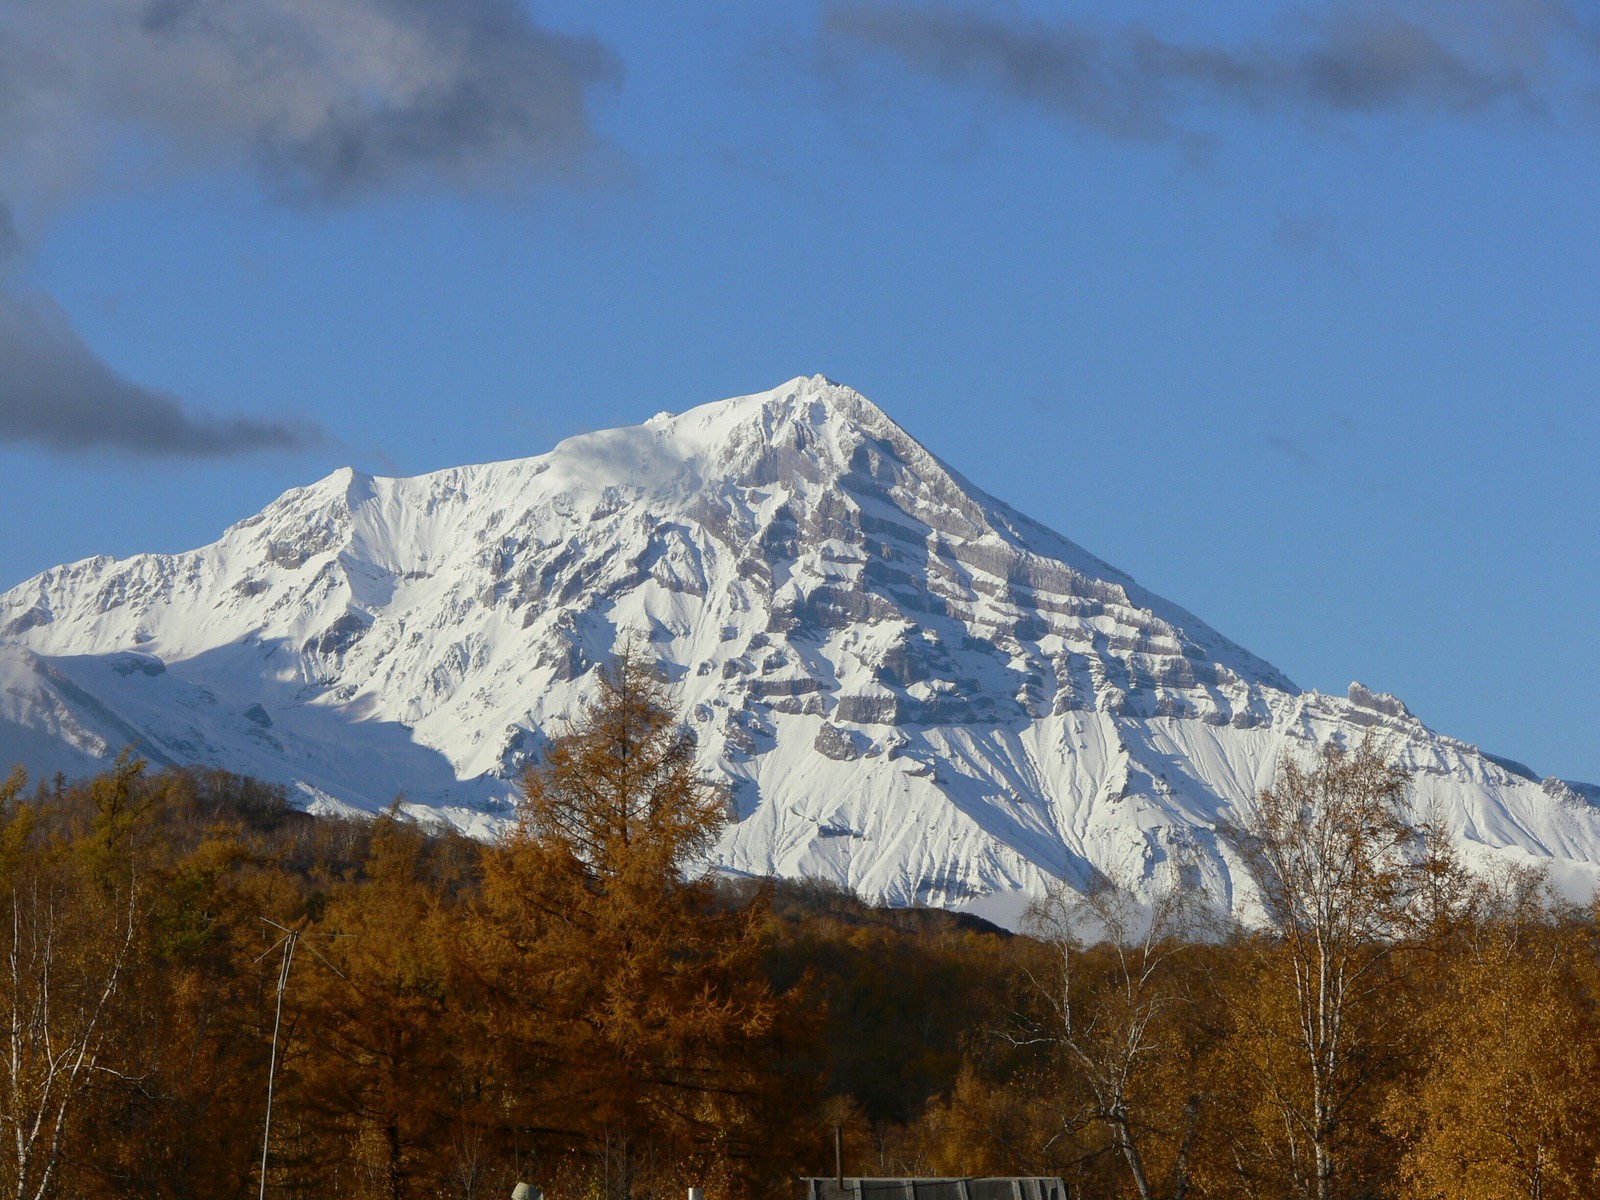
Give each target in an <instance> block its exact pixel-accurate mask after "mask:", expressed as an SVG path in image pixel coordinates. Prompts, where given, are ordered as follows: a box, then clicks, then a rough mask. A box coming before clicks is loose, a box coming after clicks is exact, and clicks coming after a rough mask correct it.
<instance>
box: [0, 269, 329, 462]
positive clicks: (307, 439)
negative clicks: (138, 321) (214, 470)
mask: <svg viewBox="0 0 1600 1200" xmlns="http://www.w3.org/2000/svg"><path fill="white" fill-rule="evenodd" d="M0 364H3V366H0V443H31V444H33V445H36V446H43V447H45V448H46V449H49V450H54V451H57V452H58V453H64V454H80V453H85V452H89V451H96V450H110V451H117V452H122V453H127V454H133V455H138V456H141V457H165V458H224V457H229V456H233V455H240V454H248V453H252V452H255V451H262V450H293V449H298V448H301V447H304V446H308V445H312V444H315V443H316V442H318V441H320V440H321V436H322V435H321V433H320V432H319V431H318V430H317V429H316V428H315V427H311V426H304V427H300V426H292V425H287V424H282V423H278V422H272V421H254V420H241V419H233V420H222V419H218V418H214V417H208V416H204V415H199V414H195V413H192V412H189V411H187V410H185V408H184V407H183V405H182V404H180V403H179V402H178V401H177V400H175V399H173V398H172V397H170V396H166V395H162V394H161V393H159V392H153V391H150V390H149V389H147V388H142V387H140V386H138V385H137V384H134V383H130V382H128V381H127V380H126V379H123V378H122V377H121V376H119V375H118V374H117V373H116V372H115V371H113V370H111V368H109V367H108V366H106V365H105V363H103V362H101V361H100V359H99V358H97V357H96V356H95V354H94V352H93V351H92V350H90V349H89V347H88V346H86V345H84V343H83V340H82V339H81V338H80V337H78V335H77V334H76V333H75V332H74V331H73V329H72V327H71V326H70V325H69V324H68V323H67V320H66V317H65V315H64V314H63V313H62V312H61V311H60V309H59V308H57V307H56V306H55V305H54V304H53V303H52V302H51V301H49V300H48V299H45V298H42V297H41V298H38V299H34V300H28V299H22V298H19V297H15V296H5V295H0Z"/></svg>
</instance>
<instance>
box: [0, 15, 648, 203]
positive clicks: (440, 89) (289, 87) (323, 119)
mask: <svg viewBox="0 0 1600 1200" xmlns="http://www.w3.org/2000/svg"><path fill="white" fill-rule="evenodd" d="M619 74H620V71H619V67H618V64H617V61H616V59H615V58H614V56H613V55H612V54H611V53H610V52H609V51H607V50H606V49H605V48H604V47H602V46H601V45H600V44H598V43H597V42H595V41H593V40H590V39H585V38H575V37H570V36H566V35H563V34H559V33H556V32H553V31H551V30H548V29H545V28H543V27H542V26H540V25H538V24H536V23H535V22H534V21H533V20H532V19H531V18H530V17H529V16H528V14H527V12H526V10H525V9H524V8H523V6H522V5H521V4H519V3H517V2H516V0H336V2H335V0H6V3H5V4H3V5H0V167H4V168H6V170H5V174H6V175H8V176H9V177H10V179H11V181H12V182H11V184H10V187H12V188H17V187H18V186H21V187H23V188H27V189H32V190H33V191H34V192H35V193H37V195H38V196H39V197H40V198H43V199H46V200H47V199H49V198H50V197H51V196H52V194H54V193H60V192H65V191H70V190H72V189H75V188H76V187H80V186H83V185H84V184H86V183H89V182H91V181H93V180H94V179H95V178H96V177H97V176H99V175H103V174H104V173H105V172H106V171H107V170H108V169H109V167H108V164H110V163H113V162H115V163H117V164H118V169H125V166H126V163H127V162H129V161H135V162H139V163H141V165H144V166H155V167H157V168H160V167H171V166H177V167H181V168H193V167H196V166H199V167H211V166H223V167H229V166H236V165H240V164H248V165H250V166H253V167H254V168H255V169H257V170H258V171H260V172H261V173H262V175H263V176H264V178H265V179H266V181H267V182H268V184H269V186H270V187H271V189H272V190H273V191H274V192H275V193H277V194H279V195H280V196H283V197H287V198H292V199H296V200H301V201H308V202H340V201H344V200H347V199H351V198H354V197H359V196H361V195H364V194H368V193H371V192H374V191H376V190H379V189H384V188H388V187H391V186H395V185H407V184H424V185H427V184H432V185H442V186H446V187H458V188H459V187H479V186H497V185H501V184H504V183H507V182H511V183H525V182H528V181H537V180H540V179H544V178H550V177H555V176H561V177H570V176H571V175H573V174H574V173H575V172H576V171H577V170H578V169H579V168H580V167H581V165H582V164H583V162H584V160H585V156H586V155H588V154H589V152H590V151H592V150H593V149H594V148H595V145H596V138H595V135H594V132H593V129H592V126H591V123H590V119H589V108H588V98H589V93H590V91H591V90H592V89H593V88H595V87H596V86H597V85H601V84H605V83H608V82H614V81H615V80H616V79H617V78H618V77H619ZM18 181H20V185H19V183H18ZM15 198H16V197H15V196H12V199H15Z"/></svg>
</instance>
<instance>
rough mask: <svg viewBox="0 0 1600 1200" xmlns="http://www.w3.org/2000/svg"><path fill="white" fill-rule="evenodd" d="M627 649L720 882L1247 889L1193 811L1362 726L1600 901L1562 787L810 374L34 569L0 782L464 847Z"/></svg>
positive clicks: (1475, 846) (996, 900) (1599, 828)
mask: <svg viewBox="0 0 1600 1200" xmlns="http://www.w3.org/2000/svg"><path fill="white" fill-rule="evenodd" d="M629 636H631V637H636V638H639V639H642V640H643V641H644V642H646V643H647V644H648V645H649V647H650V648H651V650H652V651H653V652H654V653H655V654H657V655H658V656H659V657H660V659H661V661H662V662H663V664H664V665H665V666H666V669H667V671H668V673H669V675H670V676H671V677H672V678H673V679H674V681H675V682H676V684H677V686H678V689H679V694H680V696H681V701H682V704H683V709H684V712H685V715H686V718H687V719H688V721H689V722H690V723H691V725H692V726H693V727H694V729H695V730H696V732H697V734H698V736H699V744H700V751H701V756H702V761H703V764H704V766H705V768H706V769H707V770H708V771H711V772H714V773H716V774H717V775H719V776H721V777H722V778H724V779H726V780H727V782H728V784H729V787H730V789H731V791H732V794H733V797H734V800H735V804H736V807H737V811H738V816H739V820H738V822H737V823H736V824H734V825H733V826H732V827H731V828H730V829H729V831H728V834H727V836H726V837H725V838H724V840H723V842H722V844H721V846H720V847H719V849H718V852H717V857H718V860H719V862H720V863H721V865H722V866H723V867H725V868H726V869H729V870H734V871H751V872H771V871H777V872H781V873H784V874H810V875H824V876H828V877H831V878H835V879H838V880H841V881H843V882H847V883H849V884H850V885H852V886H853V887H856V888H857V889H859V890H861V891H862V892H864V893H865V894H867V895H869V896H871V897H874V898H878V899H884V900H889V901H893V902H897V903H917V902H928V903H935V904H943V905H952V906H957V907H967V908H975V909H978V910H980V911H985V912H987V913H989V914H991V915H994V916H997V917H999V918H1001V919H1010V918H1012V917H1013V916H1014V915H1015V913H1016V911H1018V909H1019V908H1020V905H1021V903H1022V902H1023V900H1024V899H1025V897H1026V895H1027V894H1028V893H1029V892H1031V891H1034V890H1037V889H1038V888H1040V887H1042V886H1043V885H1044V883H1045V882H1046V880H1047V879H1049V878H1052V877H1062V878H1066V879H1069V880H1072V881H1075V882H1079V883H1084V882H1087V881H1088V880H1089V879H1091V878H1093V876H1094V874H1095V872H1097V871H1115V872H1118V873H1119V874H1122V875H1125V876H1130V877H1133V878H1144V879H1149V878H1151V877H1153V875H1154V874H1155V873H1156V871H1157V868H1158V866H1159V864H1160V863H1161V862H1162V861H1163V860H1165V859H1166V858H1168V857H1169V856H1170V855H1172V854H1174V853H1175V852H1178V851H1180V850H1181V852H1182V853H1184V854H1186V855H1192V856H1193V857H1194V859H1195V861H1196V862H1197V864H1198V868H1197V869H1198V870H1199V871H1200V873H1201V875H1202V877H1203V878H1204V880H1205V881H1206V883H1207V885H1208V886H1209V887H1211V888H1212V889H1213V890H1214V891H1215V893H1216V894H1217V895H1218V896H1219V897H1221V898H1226V899H1228V900H1229V901H1230V902H1232V903H1235V904H1236V905H1244V904H1247V903H1248V893H1247V892H1245V891H1239V892H1237V893H1236V891H1235V889H1236V887H1238V886H1240V885H1241V878H1242V876H1241V873H1240V871H1239V865H1238V863H1237V862H1236V861H1235V860H1234V859H1233V858H1232V856H1231V854H1230V852H1229V850H1228V849H1227V848H1226V846H1225V845H1223V844H1222V843H1221V842H1220V841H1219V840H1218V838H1217V836H1216V833H1215V828H1216V825H1217V823H1218V821H1219V820H1222V819H1224V818H1226V816H1227V815H1228V814H1229V813H1230V811H1232V810H1233V809H1234V808H1235V807H1236V806H1238V805H1240V804H1245V803H1248V802H1249V800H1250V798H1251V797H1252V796H1253V795H1254V794H1255V792H1256V791H1257V789H1259V788H1260V787H1261V786H1263V785H1264V784H1266V783H1267V782H1269V781H1270V780H1271V778H1272V775H1273V771H1274V770H1275V767H1276V763H1277V761H1278V759H1279V757H1280V756H1281V755H1283V754H1285V753H1298V752H1301V751H1302V749H1306V748H1309V747H1310V745H1311V744H1312V743H1313V742H1315V741H1317V740H1319V739H1324V738H1327V737H1329V736H1334V735H1346V736H1349V735H1355V734H1360V733H1364V732H1365V731H1367V730H1373V731H1374V732H1376V734H1377V735H1378V736H1379V737H1380V738H1381V739H1382V741H1383V743H1384V744H1385V746H1386V747H1387V748H1388V749H1389V750H1390V752H1391V753H1393V754H1395V755H1397V756H1399V757H1400V758H1402V759H1403V760H1404V761H1405V762H1406V763H1407V764H1408V765H1410V766H1411V767H1412V768H1413V770H1414V771H1415V772H1416V778H1417V786H1416V789H1415V791H1416V793H1417V798H1418V801H1419V803H1424V804H1426V803H1432V802H1435V801H1437V802H1438V803H1440V804H1442V805H1443V806H1444V809H1445V811H1446V812H1447V813H1448V814H1449V816H1450V817H1451V819H1452V820H1453V821H1454V822H1455V824H1456V826H1457V828H1458V830H1459V831H1460V832H1461V833H1462V834H1463V836H1464V837H1465V838H1466V844H1467V846H1468V850H1469V855H1470V856H1474V857H1476V858H1477V859H1479V860H1483V861H1487V860H1488V859H1490V858H1492V857H1494V856H1496V855H1502V856H1510V857H1526V856H1529V855H1531V856H1536V857H1544V858H1548V859H1550V860H1551V862H1552V864H1553V868H1554V870H1555V872H1556V874H1557V876H1558V878H1559V879H1560V880H1561V881H1562V882H1564V883H1565V884H1566V886H1568V887H1569V889H1571V890H1573V891H1582V890H1585V889H1588V888H1591V887H1592V886H1593V884H1594V882H1595V880H1596V879H1597V878H1600V814H1597V812H1596V810H1595V809H1594V808H1593V807H1592V806H1591V800H1592V795H1591V794H1590V793H1588V792H1585V791H1584V790H1583V789H1582V787H1581V786H1569V785H1566V784H1562V783H1560V782H1559V781H1553V780H1552V781H1543V782H1541V781H1539V780H1537V779H1535V778H1533V777H1532V775H1531V773H1529V772H1528V771H1526V769H1525V768H1521V767H1519V766H1518V765H1517V764H1515V763H1511V762H1508V761H1506V760H1500V759H1494V758H1490V757H1486V756H1484V755H1482V754H1480V753H1479V752H1478V751H1477V750H1476V749H1474V748H1473V747H1471V746H1468V745H1465V744H1463V743H1460V742H1456V741H1454V740H1452V739H1449V738H1445V737H1441V736H1438V735H1436V734H1434V733H1432V732H1430V731H1429V730H1427V729H1426V728H1425V727H1424V726H1423V725H1421V724H1420V723H1419V722H1418V721H1417V720H1416V719H1415V718H1414V717H1412V716H1411V714H1410V713H1409V712H1408V711H1407V710H1406V708H1405V706H1404V705H1403V704H1401V703H1400V702H1399V701H1397V700H1395V699H1394V698H1392V697H1387V696H1375V695H1373V694H1372V693H1370V692H1368V691H1367V690H1366V689H1364V688H1361V687H1359V685H1353V686H1352V688H1351V691H1350V694H1349V696H1348V697H1345V698H1334V697H1328V696H1322V695H1318V694H1315V693H1302V692H1301V691H1300V690H1299V689H1297V688H1296V687H1295V686H1294V685H1293V684H1292V683H1291V682H1290V681H1289V680H1288V679H1286V678H1285V677H1284V676H1283V675H1282V674H1281V673H1280V672H1279V671H1277V670H1276V669H1275V668H1273V667H1272V666H1270V665H1269V664H1267V663H1265V662H1263V661H1262V660H1260V659H1258V658H1256V657H1255V656H1253V655H1251V654H1249V653H1248V652H1247V651H1245V650H1243V649H1241V648H1240V647H1239V646H1236V645H1234V644H1233V643H1232V642H1230V641H1228V640H1227V639H1226V638H1224V637H1222V636H1221V635H1219V634H1218V633H1216V632H1215V631H1213V630H1211V629H1209V628H1208V627H1207V626H1206V625H1205V624H1204V623H1203V622H1201V621H1200V620H1198V619H1197V618H1195V617H1194V616H1192V615H1191V614H1189V613H1187V612H1185V611H1184V610H1182V609H1181V608H1178V607H1176V606H1175V605H1172V604H1170V603H1168V602H1167V601H1165V600H1162V599H1161V598H1160V597H1157V596H1154V595H1152V594H1150V593H1148V592H1146V591H1144V590H1143V589H1141V588H1140V587H1138V585H1137V584H1135V583H1134V582H1133V581H1132V580H1131V579H1129V578H1128V577H1127V576H1125V575H1123V574H1122V573H1121V572H1119V571H1117V570H1116V569H1115V568H1113V567H1111V566H1109V565H1107V564H1106V563H1103V562H1101V561H1100V560H1098V559H1096V558H1095V557H1093V556H1092V555H1090V554H1088V553H1087V552H1085V551H1084V550H1082V549H1081V548H1079V547H1077V546H1075V545H1074V544H1072V543H1071V542H1069V541H1067V540H1065V539H1064V538H1062V537H1060V536H1059V535H1057V534H1054V533H1052V532H1051V531H1049V530H1047V529H1045V528H1043V527H1041V526H1039V525H1037V524H1035V523H1034V522H1032V521H1029V520H1028V519H1027V518H1025V517H1023V516H1021V515H1020V514H1017V513H1015V512H1013V511H1011V510H1010V509H1008V508H1007V507H1006V506H1004V505H1003V504H1001V503H999V502H998V501H996V500H994V499H993V498H991V497H989V496H987V495H985V494H984V493H982V492H980V491H978V490H977V489H975V488H974V487H972V486H971V485H970V484H969V483H967V482H966V481H965V480H963V479H962V478H961V477H960V476H959V475H957V474H956V473H955V472H953V471H952V470H950V469H949V468H948V467H946V466H945V465H944V464H943V463H941V462H940V461H939V460H938V459H936V458H935V457H933V456H932V455H931V454H929V453H928V452H927V451H926V450H924V449H923V448H922V447H921V446H919V445H918V444H917V443H916V442H915V441H914V440H913V439H912V438H911V437H910V436H908V435H907V434H906V433H905V432H904V431H903V430H901V429H900V428H899V427H898V426H897V425H895V424H894V423H893V422H892V421H891V420H889V418H888V417H886V416H885V415H884V414H883V413H882V412H881V411H880V410H879V409H878V408H876V407H875V406H874V405H873V404H871V403H870V402H869V401H868V400H866V399H865V398H863V397H862V396H860V395H859V394H857V393H856V392H854V391H852V390H850V389H849V388H846V387H842V386H840V385H837V384H834V383H831V382H829V381H827V380H825V379H822V378H821V377H814V378H810V379H796V380H793V381H791V382H790V383H787V384H785V385H783V386H782V387H780V388H777V389H774V390H773V391H770V392H765V393H760V394H758V395H753V396H745V397H740V398H737V399H734V400H727V401H723V402H720V403H717V404H709V405H705V406H703V407H701V408H697V409H693V410H691V411H689V412H686V413H683V414H681V415H678V416H672V415H670V414H662V415H660V416H658V417H655V418H653V419H652V420H650V421H648V422H646V423H645V424H644V425H642V426H638V427H636V428H630V429H618V430H609V431H604V432H600V433H594V434H588V435H585V436H582V437H578V438H573V439H571V440H570V441H567V442H564V443H562V444H561V445H560V446H558V447H556V449H555V450H553V451H551V452H550V453H549V454H546V455H543V456H540V457H538V458H529V459H521V460H516V461H511V462H501V463H492V464H487V465H484V466H476V467H463V468H459V469H455V470H449V471H441V472H437V473H435V474H431V475H425V476H420V477H417V478H414V479H384V478H373V477H369V476H365V475H361V474H358V473H355V472H352V471H348V470H345V471H340V472H337V473H335V474H334V475H331V476H329V477H328V478H326V479H324V480H322V481H320V482H318V483H316V484H313V485H311V486H310V487H306V488H300V489H296V490H294V491H291V492H288V493H286V494H285V495H284V496H282V497H280V498H279V499H278V500H277V501H275V502H274V503H273V504H272V505H270V506H269V507H268V508H267V509H266V510H264V511H263V512H261V513H260V514H258V515H256V516H254V517H251V518H249V519H247V520H245V521H242V522H240V523H239V524H237V525H235V526H233V527H232V528H231V529H229V530H227V531H226V532H225V533H224V534H223V535H222V537H221V538H220V539H219V540H218V541H217V542H215V543H214V544H212V545H210V546H207V547H204V548H202V549H199V550H195V551H192V552H189V553H186V554H177V555H142V556H139V557H135V558H131V559H127V560H121V561H116V560H111V559H107V558H97V559H90V560H87V561H85V562H80V563H74V564H71V565H68V566H63V567H59V568H56V569H54V570H51V571H47V572H45V573H44V574H42V575H40V576H37V577H36V578H34V579H31V580H29V581H27V582H26V583H24V584H22V585H20V586H18V587H16V588H14V589H12V590H11V591H10V592H8V593H6V594H5V595H4V596H0V761H3V760H22V761H26V762H28V763H29V764H30V765H33V766H35V768H36V769H39V770H44V771H52V770H56V769H65V770H68V771H69V772H73V771H80V770H85V769H89V768H90V767H91V766H92V765H93V764H94V763H96V762H98V761H100V760H103V759H104V758H106V757H107V756H108V755H114V754H115V753H116V752H117V751H118V750H119V749H120V748H121V747H122V746H124V745H127V744H133V745H136V746H137V747H138V749H139V751H140V752H141V753H142V754H145V755H146V756H148V757H149V758H150V759H152V760H153V761H155V762H157V763H164V762H194V761H203V762H207V763H213V764H217V765H220V766H224V767H227V768H229V769H232V770H237V771H245V772H250V773H252V774H256V775H260V776H263V777H266V778H270V779H277V780H281V781H284V782H286V783H289V784H290V785H291V786H292V787H293V788H295V789H296V790H297V791H298V793H299V794H300V795H302V796H303V797H304V799H305V802H306V803H307V804H308V805H310V806H312V807H323V808H339V807H352V808H357V809H368V810H370V809H375V808H377V807H380V806H382V805H385V804H387V803H388V802H390V801H391V800H392V799H393V798H394V796H395V795H396V794H398V793H402V792H403V793H404V794H405V795H406V797H407V798H408V802H409V804H410V805H411V806H412V810H413V811H415V812H416V813H417V814H418V815H419V816H423V817H427V818H429V819H442V820H449V821H451V822H453V823H455V824H457V825H459V826H461V827H463V828H466V829H469V830H472V831H474V832H478V833H484V834H487V833H490V832H492V830H493V829H494V828H495V827H496V825H497V823H498V822H499V821H500V820H502V819H503V818H504V816H505V814H506V813H507V812H508V811H509V808H510V805H511V798H512V796H513V794H514V783H515V780H516V778H517V776H518V774H519V772H520V770H521V769H522V767H523V766H524V765H525V764H526V763H528V762H529V761H531V760H532V759H533V758H534V757H535V756H536V754H537V752H538V749H539V746H540V745H541V743H542V741H543V738H544V736H545V733H544V731H546V730H548V729H550V728H553V727H554V726H555V724H556V723H557V722H558V721H559V720H560V718H561V717H562V716H563V715H564V714H566V713H569V712H571V711H573V710H574V708H575V706H576V705H577V703H578V702H579V701H580V700H581V698H582V697H583V695H584V694H585V693H586V689H587V687H588V686H589V675H590V672H591V671H592V670H593V668H594V667H595V665H596V664H597V663H599V662H601V661H603V660H604V659H605V658H606V656H607V655H608V654H609V653H610V652H611V650H612V648H613V647H614V646H615V645H616V644H617V642H618V640H619V639H621V638H623V637H629Z"/></svg>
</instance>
